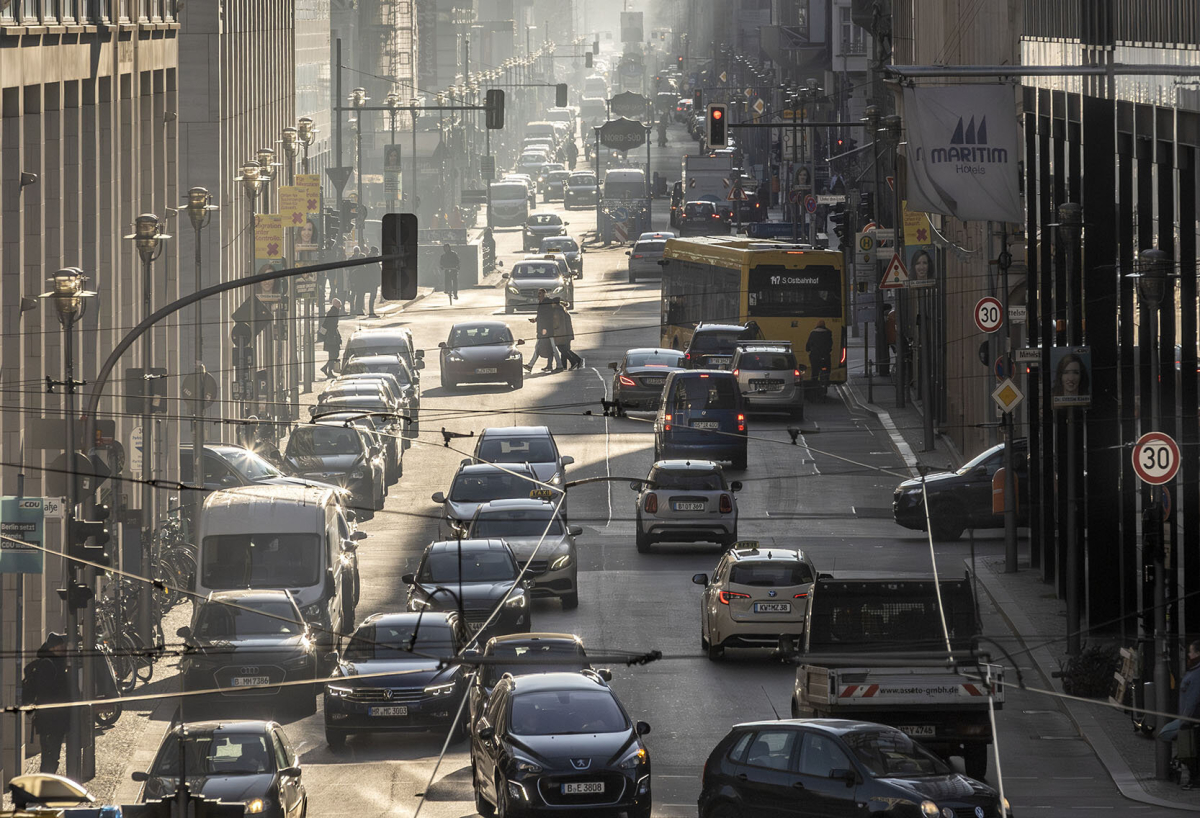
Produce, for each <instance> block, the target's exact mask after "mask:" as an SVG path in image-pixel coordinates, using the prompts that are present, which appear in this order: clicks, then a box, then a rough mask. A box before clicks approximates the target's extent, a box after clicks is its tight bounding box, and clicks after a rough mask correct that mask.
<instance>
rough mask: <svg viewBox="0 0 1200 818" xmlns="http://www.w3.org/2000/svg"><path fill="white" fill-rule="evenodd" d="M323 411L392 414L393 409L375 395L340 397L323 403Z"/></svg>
mask: <svg viewBox="0 0 1200 818" xmlns="http://www.w3.org/2000/svg"><path fill="white" fill-rule="evenodd" d="M321 409H322V410H329V411H340V412H349V411H351V410H355V411H358V412H386V413H389V414H390V413H391V411H392V407H391V406H389V405H388V403H387V401H384V400H380V398H379V395H378V393H376V394H375V395H338V396H336V397H332V398H330V399H329V400H325V401H321Z"/></svg>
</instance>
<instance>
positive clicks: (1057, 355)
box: [1050, 347, 1092, 409]
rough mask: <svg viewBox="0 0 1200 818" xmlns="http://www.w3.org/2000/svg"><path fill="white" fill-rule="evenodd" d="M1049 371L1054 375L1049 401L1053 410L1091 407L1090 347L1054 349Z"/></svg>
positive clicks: (1051, 352) (1051, 351)
mask: <svg viewBox="0 0 1200 818" xmlns="http://www.w3.org/2000/svg"><path fill="white" fill-rule="evenodd" d="M1050 371H1051V372H1052V373H1054V381H1053V384H1052V385H1051V387H1050V399H1051V403H1052V404H1053V406H1054V408H1055V409H1067V408H1070V407H1072V406H1079V407H1083V408H1085V409H1086V408H1087V407H1089V406H1091V405H1092V349H1091V347H1054V348H1053V349H1051V350H1050Z"/></svg>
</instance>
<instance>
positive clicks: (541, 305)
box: [525, 289, 562, 372]
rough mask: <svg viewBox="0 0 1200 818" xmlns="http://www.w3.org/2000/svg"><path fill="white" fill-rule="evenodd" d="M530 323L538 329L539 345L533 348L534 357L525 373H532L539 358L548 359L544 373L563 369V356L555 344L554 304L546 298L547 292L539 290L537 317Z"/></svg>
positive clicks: (527, 365) (526, 366) (526, 365)
mask: <svg viewBox="0 0 1200 818" xmlns="http://www.w3.org/2000/svg"><path fill="white" fill-rule="evenodd" d="M529 323H531V324H534V325H535V326H536V327H537V343H536V344H535V346H534V348H533V357H532V358H530V359H529V363H527V364H525V371H526V372H532V371H533V365H534V364H535V363H537V359H538V358H539V357H541V358H545V359H546V367H545V368H544V369H543V370H542V371H543V372H557V371H558V370H560V369H562V356H560V355H559V354H558V347H557V346H555V344H554V302H553V301H551V300H550V299H549V298H547V297H546V291H545V290H544V289H543V290H538V306H537V315H536V316H535V317H533V318H530V319H529Z"/></svg>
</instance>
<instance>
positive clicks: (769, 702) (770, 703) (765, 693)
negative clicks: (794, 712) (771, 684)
mask: <svg viewBox="0 0 1200 818" xmlns="http://www.w3.org/2000/svg"><path fill="white" fill-rule="evenodd" d="M759 687H761V688H762V692H763V698H765V699H766V700H767V704H769V705H771V712H772V713H774V714H775V721H783V717H782V716H780V715H779V711H778V710H776V709H775V703H774V702H772V701H771V697H770V696H768V695H767V688H766V687H765V686H763V685H759Z"/></svg>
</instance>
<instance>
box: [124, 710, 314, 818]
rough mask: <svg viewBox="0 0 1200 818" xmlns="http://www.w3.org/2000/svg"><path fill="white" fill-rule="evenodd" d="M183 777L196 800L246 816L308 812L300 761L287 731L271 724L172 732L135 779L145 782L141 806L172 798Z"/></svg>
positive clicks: (295, 817) (194, 725) (208, 725)
mask: <svg viewBox="0 0 1200 818" xmlns="http://www.w3.org/2000/svg"><path fill="white" fill-rule="evenodd" d="M180 750H182V751H183V759H184V764H183V770H182V771H181V770H180V769H179V756H180ZM181 772H182V774H183V777H184V778H185V779H186V780H187V783H188V787H189V788H190V789H191V793H192V795H198V796H202V797H203V798H206V799H208V800H210V801H223V802H225V803H227V804H238V803H240V804H243V805H244V806H245V810H246V811H245V814H246V815H261V816H263V818H303V816H304V815H305V814H306V813H307V812H308V794H307V793H306V792H305V789H304V783H303V782H302V781H301V777H302V776H301V770H300V759H299V758H297V757H296V751H295V749H293V748H292V743H291V742H290V741H288V737H287V734H286V733H284V732H283V728H282V727H280V726H279V725H278V724H276V723H275V722H272V721H201V722H191V723H187V724H182V725H178V726H176V727H174V728H172V729H171V730H170V731H169V732H168V733H167V734H166V735H165V736H163V740H162V744H161V745H159V748H158V754H157V755H156V756H155V758H154V763H153V764H152V765H150V771H149V772H141V771H138V772H135V773H134V774H133V776H132V777H133V780H134V781H141V782H143V783H142V792H141V795H140V796H139V797H138V803H142V804H144V803H146V802H147V801H157V800H159V799H162V798H169V797H171V796H173V795H174V794H175V786H176V785H177V784H178V783H179V779H180V773H181Z"/></svg>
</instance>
